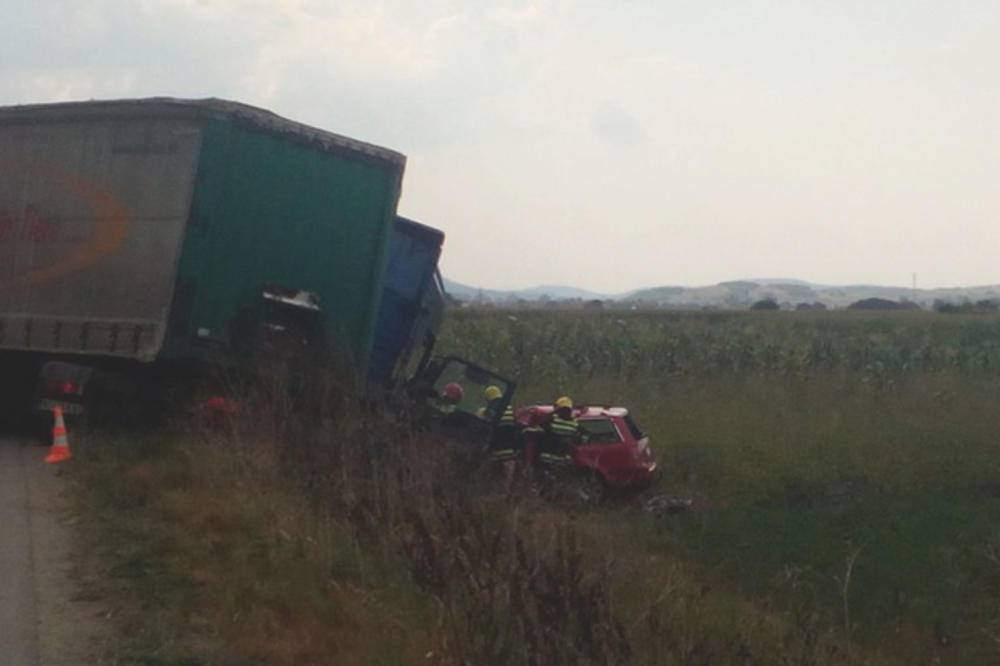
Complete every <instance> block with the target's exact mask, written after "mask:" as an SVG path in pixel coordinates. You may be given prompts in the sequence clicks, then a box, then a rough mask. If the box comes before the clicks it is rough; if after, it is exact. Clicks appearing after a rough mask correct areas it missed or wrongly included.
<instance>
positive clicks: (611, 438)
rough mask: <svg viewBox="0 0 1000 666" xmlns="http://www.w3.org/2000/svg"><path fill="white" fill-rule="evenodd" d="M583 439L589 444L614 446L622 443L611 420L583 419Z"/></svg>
mask: <svg viewBox="0 0 1000 666" xmlns="http://www.w3.org/2000/svg"><path fill="white" fill-rule="evenodd" d="M579 423H580V435H581V439H582V440H583V441H584V442H585V443H588V444H614V443H615V442H620V441H622V437H621V435H620V434H619V433H618V428H616V427H615V424H614V422H612V421H611V419H581V420H580V422H579Z"/></svg>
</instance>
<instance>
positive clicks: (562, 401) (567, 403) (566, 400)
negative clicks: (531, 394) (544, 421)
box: [556, 395, 573, 409]
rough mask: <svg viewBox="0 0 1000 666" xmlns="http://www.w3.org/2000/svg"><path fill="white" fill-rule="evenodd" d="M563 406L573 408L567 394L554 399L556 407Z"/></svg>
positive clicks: (571, 400) (560, 407)
mask: <svg viewBox="0 0 1000 666" xmlns="http://www.w3.org/2000/svg"><path fill="white" fill-rule="evenodd" d="M563 407H569V408H570V409H572V408H573V399H572V398H570V397H569V396H568V395H564V396H563V397H561V398H559V399H557V400H556V409H562V408H563Z"/></svg>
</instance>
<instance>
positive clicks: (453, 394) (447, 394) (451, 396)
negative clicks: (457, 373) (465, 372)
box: [441, 382, 465, 404]
mask: <svg viewBox="0 0 1000 666" xmlns="http://www.w3.org/2000/svg"><path fill="white" fill-rule="evenodd" d="M464 395H465V391H463V390H462V387H461V385H459V384H457V383H455V382H452V383H450V384H445V386H444V390H443V391H441V397H442V398H444V399H445V400H447V401H448V402H450V403H453V404H457V403H460V402H462V396H464Z"/></svg>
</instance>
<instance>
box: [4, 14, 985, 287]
mask: <svg viewBox="0 0 1000 666" xmlns="http://www.w3.org/2000/svg"><path fill="white" fill-rule="evenodd" d="M0 11H2V15H3V17H4V19H3V21H2V22H0V103H3V104H15V103H27V102H43V101H58V100H71V99H89V98H116V97H141V96H151V95H171V96H178V97H208V96H214V97H223V98H229V99H235V100H238V101H242V102H247V103H250V104H254V105H258V106H263V107H265V108H267V109H270V110H272V111H275V112H277V113H279V114H281V115H284V116H287V117H290V118H293V119H295V120H299V121H302V122H306V123H309V124H313V125H316V126H319V127H322V128H324V129H328V130H331V131H334V132H338V133H342V134H347V135H349V136H353V137H356V138H359V139H364V140H368V141H373V142H375V143H379V144H381V145H385V146H387V147H390V148H394V149H396V150H399V151H401V152H403V153H405V154H406V155H407V156H408V158H409V161H408V164H407V173H406V176H405V178H404V187H403V198H402V201H401V203H400V212H401V213H402V214H405V215H408V216H411V217H414V218H416V219H419V220H421V221H424V222H426V223H427V224H430V225H432V226H436V227H439V228H441V229H443V230H444V231H445V232H446V234H447V240H446V245H445V254H444V258H443V261H442V265H443V270H444V272H445V274H446V275H448V276H449V277H451V278H452V279H455V280H459V281H461V282H466V283H471V284H475V285H479V286H484V287H499V288H507V287H523V286H529V285H533V284H572V285H576V286H581V287H587V288H591V289H595V290H598V291H607V292H616V291H624V290H627V289H631V288H634V287H641V286H654V285H664V284H679V285H700V284H712V283H715V282H719V281H722V280H730V279H737V278H747V277H795V278H801V279H805V280H810V281H813V282H819V283H829V284H835V283H874V284H894V285H907V286H908V285H909V284H910V280H911V274H912V273H914V272H916V273H917V280H918V286H923V287H933V286H957V285H973V284H988V283H989V284H992V283H1000V224H998V222H1000V219H998V218H1000V186H998V182H997V181H998V177H1000V76H998V74H1000V3H997V2H996V1H995V0H991V1H982V2H971V1H969V2H963V1H961V0H954V1H952V2H945V1H944V0H933V1H922V0H829V1H827V0H811V1H807V0H802V1H797V2H758V1H753V0H729V1H727V2H712V1H710V0H691V1H671V0H604V1H603V2H598V1H595V0H551V1H549V0H536V1H534V2H517V1H515V0H510V1H509V2H502V1H498V2H491V1H490V0H461V1H458V0H455V1H452V0H430V1H426V2H425V1H421V0H383V1H381V2H379V1H377V0H356V1H355V0H349V1H343V2H337V1H334V0H32V1H30V2H29V1H26V0H0Z"/></svg>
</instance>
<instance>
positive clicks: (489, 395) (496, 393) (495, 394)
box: [483, 386, 503, 400]
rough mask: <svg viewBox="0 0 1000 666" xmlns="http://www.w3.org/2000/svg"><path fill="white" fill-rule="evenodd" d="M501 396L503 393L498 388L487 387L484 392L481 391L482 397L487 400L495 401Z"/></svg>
mask: <svg viewBox="0 0 1000 666" xmlns="http://www.w3.org/2000/svg"><path fill="white" fill-rule="evenodd" d="M502 395H503V391H501V390H500V387H498V386H487V387H486V390H485V391H483V397H484V398H486V399H487V400H496V399H497V398H499V397H500V396H502Z"/></svg>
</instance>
